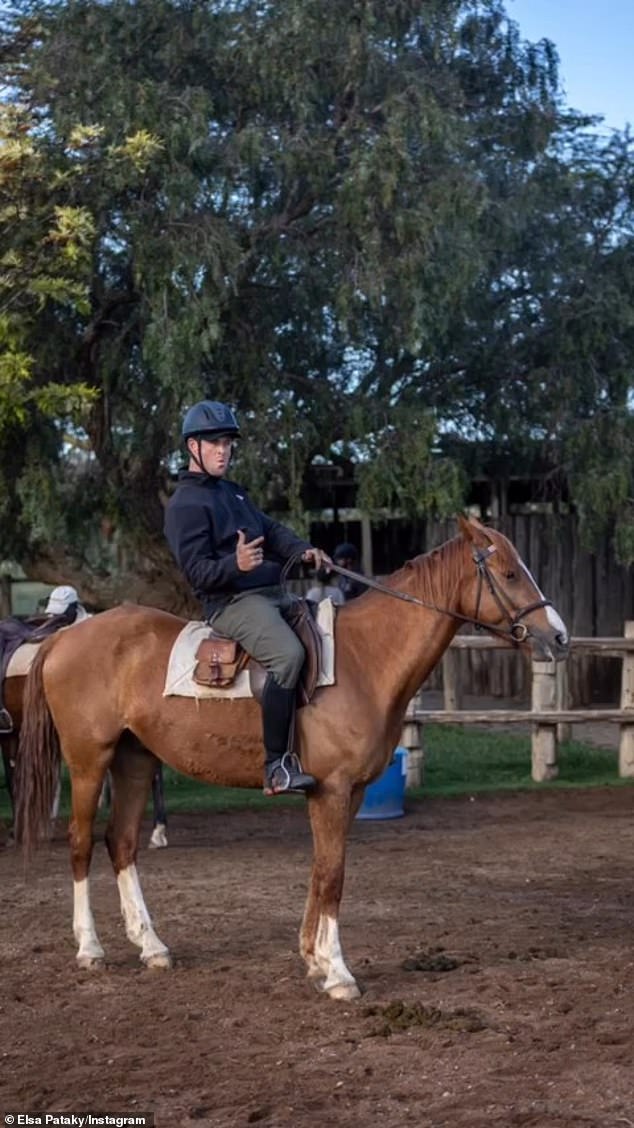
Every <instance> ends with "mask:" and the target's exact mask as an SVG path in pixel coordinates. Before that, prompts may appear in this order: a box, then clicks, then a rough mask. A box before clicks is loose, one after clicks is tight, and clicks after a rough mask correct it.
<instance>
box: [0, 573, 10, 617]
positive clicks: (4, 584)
mask: <svg viewBox="0 0 634 1128" xmlns="http://www.w3.org/2000/svg"><path fill="white" fill-rule="evenodd" d="M10 614H11V576H7V575H6V574H5V573H4V572H3V573H2V575H0V619H8V617H9V615H10Z"/></svg>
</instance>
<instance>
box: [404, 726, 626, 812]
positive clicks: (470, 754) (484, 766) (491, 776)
mask: <svg viewBox="0 0 634 1128" xmlns="http://www.w3.org/2000/svg"><path fill="white" fill-rule="evenodd" d="M424 744H425V786H424V787H422V788H418V789H416V791H414V793H413V794H415V795H420V796H422V795H464V794H469V793H471V792H475V791H524V790H529V789H533V790H535V789H543V788H566V787H605V786H615V787H616V786H623V785H628V784H631V783H633V782H634V781H633V780H628V779H620V778H619V774H618V753H617V751H616V749H611V748H595V747H592V746H591V745H588V744H580V743H578V742H577V741H571V742H569V743H566V744H562V745H560V747H559V752H558V764H559V775H558V777H557V779H555V780H552V781H551V782H549V783H535V782H534V781H533V780H532V779H531V742H530V736H529V735H527V734H525V733H521V734H520V733H517V734H516V733H514V732H493V731H490V730H489V731H483V730H481V729H474V728H467V727H466V726H465V727H464V728H463V727H462V726H455V727H454V726H452V725H428V726H427V728H426V729H425V735H424Z"/></svg>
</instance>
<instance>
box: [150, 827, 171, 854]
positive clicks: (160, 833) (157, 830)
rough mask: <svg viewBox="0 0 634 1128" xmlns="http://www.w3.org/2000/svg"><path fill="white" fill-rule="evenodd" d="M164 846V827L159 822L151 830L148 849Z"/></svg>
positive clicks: (165, 844)
mask: <svg viewBox="0 0 634 1128" xmlns="http://www.w3.org/2000/svg"><path fill="white" fill-rule="evenodd" d="M165 846H167V833H166V830H165V827H164V826H162V825H161V824H160V823H159V824H158V826H155V827H154V830H153V831H152V834H151V837H150V841H149V842H148V850H162V849H163V848H164V847H165Z"/></svg>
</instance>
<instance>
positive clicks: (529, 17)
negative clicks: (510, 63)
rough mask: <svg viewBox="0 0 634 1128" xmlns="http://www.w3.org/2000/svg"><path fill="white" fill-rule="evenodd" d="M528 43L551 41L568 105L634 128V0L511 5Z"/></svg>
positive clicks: (511, 0)
mask: <svg viewBox="0 0 634 1128" xmlns="http://www.w3.org/2000/svg"><path fill="white" fill-rule="evenodd" d="M505 7H506V11H507V13H508V15H509V17H510V18H511V19H512V20H514V21H515V22H516V23H517V24H519V28H520V33H521V35H522V37H523V38H525V39H530V40H538V39H544V38H545V39H551V40H552V41H553V43H554V44H555V46H556V48H557V52H558V55H559V73H560V79H561V85H562V87H563V89H564V91H565V95H566V102H567V104H568V105H569V106H571V107H573V108H574V109H576V110H583V111H584V112H586V113H600V114H603V115H604V116H605V121H604V123H603V124H604V126H606V127H612V128H614V129H623V128H624V126H625V125H626V123H628V122H629V123H630V124H634V0H602V2H601V0H506V2H505Z"/></svg>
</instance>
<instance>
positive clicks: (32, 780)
mask: <svg viewBox="0 0 634 1128" xmlns="http://www.w3.org/2000/svg"><path fill="white" fill-rule="evenodd" d="M49 649H50V644H49V643H48V642H46V643H43V644H42V646H41V647H40V649H39V650H38V652H37V654H36V655H35V659H34V661H33V665H32V666H31V669H30V670H29V673H28V676H27V679H26V685H25V687H24V702H23V707H22V718H23V720H22V727H21V729H20V744H19V747H18V755H17V762H16V772H15V779H14V787H15V836H16V840H17V841H18V842H19V843H20V844H21V846H22V847H23V850H24V855H25V857H26V858H28V857H29V856H30V855H31V854H32V853H33V851H34V849H35V847H36V846H37V844H38V841H39V840H40V839H41V838H47V837H48V836H49V834H50V828H51V810H52V806H53V799H54V797H55V790H56V787H57V781H58V779H59V769H60V763H61V754H60V745H59V738H58V735H57V730H56V728H55V725H54V724H53V718H52V716H51V711H50V709H49V707H48V703H47V700H46V697H45V694H44V676H43V670H44V662H45V661H46V655H47V653H48V651H49Z"/></svg>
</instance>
